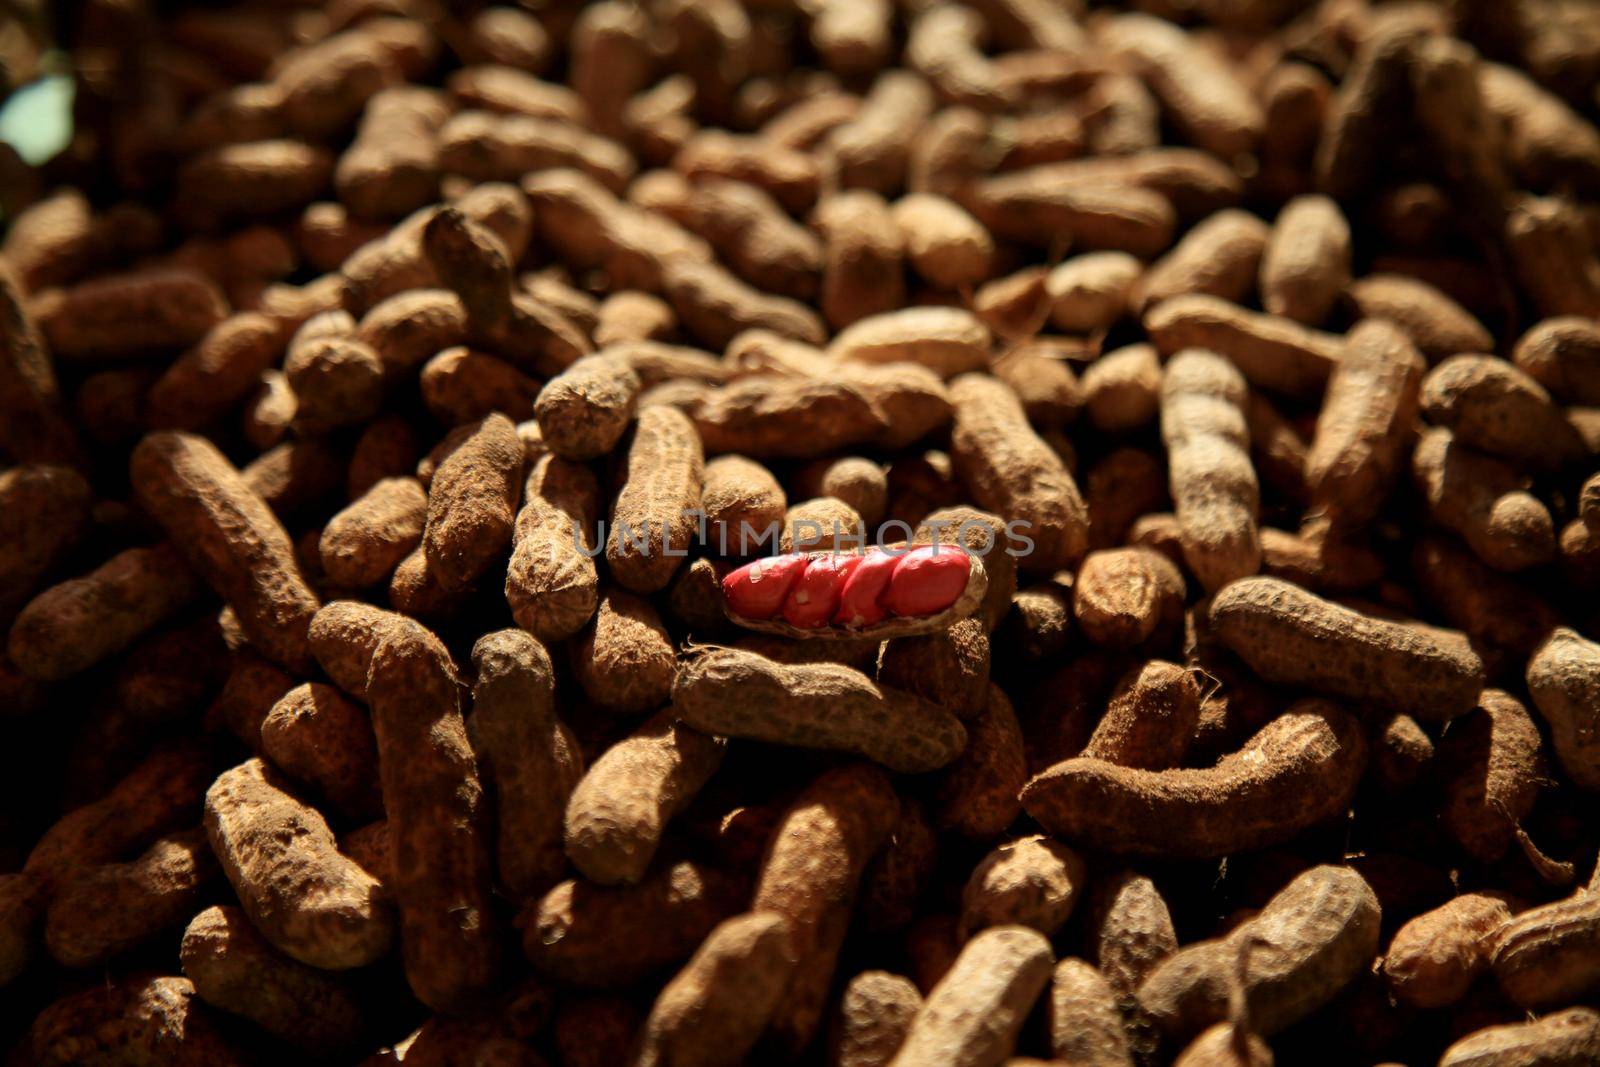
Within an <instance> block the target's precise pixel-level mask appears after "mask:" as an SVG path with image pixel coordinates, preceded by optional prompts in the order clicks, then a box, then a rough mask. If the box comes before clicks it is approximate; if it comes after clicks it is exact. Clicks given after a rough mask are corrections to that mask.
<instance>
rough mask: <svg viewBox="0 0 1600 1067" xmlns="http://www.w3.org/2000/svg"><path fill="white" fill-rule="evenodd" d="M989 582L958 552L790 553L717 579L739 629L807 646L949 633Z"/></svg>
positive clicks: (889, 548)
mask: <svg viewBox="0 0 1600 1067" xmlns="http://www.w3.org/2000/svg"><path fill="white" fill-rule="evenodd" d="M988 588H989V578H988V575H987V574H986V573H985V571H984V568H983V560H982V559H981V558H979V557H978V556H975V555H973V554H972V553H970V552H968V551H967V550H966V549H964V548H962V547H961V546H959V545H949V544H938V545H920V546H916V547H912V546H910V545H908V544H905V543H903V542H902V543H899V544H894V545H885V546H882V547H878V546H872V547H870V548H866V549H864V550H862V551H859V552H839V551H837V550H836V549H831V548H830V549H824V550H821V551H816V552H790V553H786V554H784V555H781V556H770V557H768V558H766V559H759V560H756V561H755V562H754V563H748V564H746V565H744V566H743V567H740V568H739V569H737V570H735V571H731V572H729V573H728V575H727V576H725V577H724V578H723V579H722V606H723V610H724V611H725V612H726V613H727V615H728V618H729V619H730V620H732V621H733V622H734V623H735V624H736V625H739V626H743V627H745V628H746V629H750V630H759V631H761V632H762V633H771V634H781V635H783V636H784V637H793V638H798V639H801V640H807V641H817V640H846V639H848V640H859V639H861V638H879V639H884V640H887V639H888V638H891V637H906V636H909V635H912V634H926V633H934V632H936V631H939V630H945V629H948V628H949V627H950V626H951V624H953V623H955V622H956V621H957V620H960V619H964V618H966V617H967V616H968V615H971V614H972V613H973V612H974V611H975V610H977V607H978V604H979V603H980V602H981V601H982V600H983V594H984V593H985V592H986V591H987V590H988Z"/></svg>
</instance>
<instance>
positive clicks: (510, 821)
mask: <svg viewBox="0 0 1600 1067" xmlns="http://www.w3.org/2000/svg"><path fill="white" fill-rule="evenodd" d="M472 664H473V666H474V667H475V668H476V669H477V672H478V677H477V681H476V682H475V683H474V684H473V687H472V715H471V716H470V717H469V718H468V719H467V731H468V733H469V735H470V736H471V739H472V747H473V751H474V753H475V754H476V755H477V757H478V763H479V766H480V768H481V769H482V771H483V773H484V775H485V776H486V777H487V778H488V779H489V781H490V782H491V783H493V786H494V793H495V835H496V836H495V863H496V867H497V869H498V872H499V875H500V886H501V888H502V889H503V890H504V891H505V893H506V895H507V896H510V897H512V898H513V899H518V900H522V899H529V898H531V897H533V896H534V895H536V894H538V893H541V892H543V891H544V890H546V889H548V888H549V887H550V886H551V885H553V884H554V883H555V882H556V881H557V880H559V879H560V877H561V875H562V874H563V873H564V872H565V870H566V866H567V858H566V855H565V853H563V852H562V850H561V818H562V812H563V811H564V810H565V808H566V804H567V798H568V797H569V796H570V795H571V793H572V789H573V787H574V786H575V785H576V784H577V782H578V779H579V778H580V776H581V775H582V774H583V753H582V751H581V750H580V749H579V748H578V742H577V739H576V738H574V737H573V736H572V732H571V731H570V730H568V729H567V726H566V724H565V723H563V722H562V721H561V719H560V718H559V717H558V716H557V714H556V699H555V696H556V680H555V667H554V665H553V664H552V663H551V662H550V654H549V653H548V652H546V651H545V649H544V646H543V645H541V644H540V643H539V642H538V641H537V640H535V639H534V638H533V637H532V636H530V635H529V634H526V633H523V632H522V631H521V630H500V631H498V632H496V633H491V634H486V635H484V636H483V637H480V638H479V639H478V643H477V644H475V645H474V646H473V647H472Z"/></svg>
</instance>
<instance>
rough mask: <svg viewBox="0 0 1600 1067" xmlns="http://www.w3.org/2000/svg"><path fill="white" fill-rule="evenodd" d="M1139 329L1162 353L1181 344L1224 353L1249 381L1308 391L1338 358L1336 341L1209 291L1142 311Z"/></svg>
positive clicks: (1301, 393) (1294, 392)
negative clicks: (1212, 294) (1141, 324)
mask: <svg viewBox="0 0 1600 1067" xmlns="http://www.w3.org/2000/svg"><path fill="white" fill-rule="evenodd" d="M1144 328H1145V331H1146V332H1147V333H1148V334H1149V335H1150V340H1151V342H1152V343H1153V344H1154V345H1155V346H1156V348H1158V349H1159V350H1160V351H1161V353H1162V354H1163V355H1172V354H1174V353H1176V352H1179V351H1181V350H1183V349H1186V348H1203V349H1206V350H1208V351H1212V352H1222V353H1226V355H1227V357H1228V359H1229V360H1230V361H1231V362H1232V363H1233V364H1234V366H1236V367H1238V368H1239V372H1240V373H1241V374H1243V375H1244V376H1245V378H1246V380H1248V381H1249V382H1250V384H1251V385H1254V386H1259V387H1261V388H1263V389H1268V390H1271V391H1273V392H1279V393H1285V394H1288V395H1289V396H1302V397H1303V396H1314V395H1316V394H1317V393H1318V392H1320V391H1321V389H1322V388H1323V386H1324V385H1325V384H1326V383H1327V380H1328V376H1329V374H1330V373H1332V371H1333V368H1334V367H1336V366H1337V365H1338V364H1339V361H1340V360H1341V359H1343V356H1344V353H1343V349H1344V345H1343V343H1342V340H1341V339H1340V338H1338V337H1335V336H1334V335H1332V334H1325V333H1321V332H1318V331H1315V330H1309V329H1307V328H1305V327H1303V326H1301V325H1299V324H1298V323H1294V322H1290V321H1289V320H1287V319H1280V318H1276V317H1274V316H1271V315H1262V314H1259V313H1257V312H1254V311H1247V310H1245V309H1244V308H1241V307H1239V306H1237V305H1235V304H1230V303H1228V302H1227V301H1225V300H1222V299H1219V298H1218V297H1214V296H1205V295H1194V296H1179V297H1174V298H1173V299H1171V300H1167V301H1164V302H1162V303H1160V304H1157V305H1156V306H1155V307H1153V308H1151V309H1150V310H1149V311H1147V312H1146V313H1145V316H1144Z"/></svg>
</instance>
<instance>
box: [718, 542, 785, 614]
mask: <svg viewBox="0 0 1600 1067" xmlns="http://www.w3.org/2000/svg"><path fill="white" fill-rule="evenodd" d="M805 569H806V557H805V556H803V555H798V554H795V553H790V554H789V555H787V556H773V557H771V558H770V559H758V560H756V561H755V562H754V563H752V564H750V565H749V566H747V567H740V568H739V569H738V570H736V571H734V572H733V573H732V574H730V575H728V576H727V577H726V578H724V579H722V595H723V597H724V598H725V599H726V600H727V602H728V608H729V609H730V610H731V611H732V612H733V613H734V614H735V615H743V616H744V617H745V618H747V619H770V618H772V617H773V616H774V615H776V614H778V611H779V609H781V608H782V607H783V602H784V600H785V598H786V597H788V595H789V590H790V589H791V588H793V586H794V584H795V582H796V581H797V580H798V579H799V577H800V575H801V572H803V571H804V570H805Z"/></svg>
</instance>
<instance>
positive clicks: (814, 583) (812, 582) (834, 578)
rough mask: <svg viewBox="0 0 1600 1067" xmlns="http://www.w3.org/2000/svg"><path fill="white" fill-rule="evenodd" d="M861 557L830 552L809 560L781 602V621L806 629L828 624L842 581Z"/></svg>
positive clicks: (834, 608) (835, 607)
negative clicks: (827, 554)
mask: <svg viewBox="0 0 1600 1067" xmlns="http://www.w3.org/2000/svg"><path fill="white" fill-rule="evenodd" d="M861 560H862V557H861V556H832V555H829V556H819V557H817V558H816V559H814V560H812V561H811V562H810V563H809V564H807V565H806V569H805V573H803V574H801V575H800V579H799V581H797V582H795V583H794V587H793V588H792V589H790V590H789V596H788V599H786V600H785V601H784V602H783V621H784V622H786V623H788V624H789V625H790V626H801V627H805V628H806V629H815V628H816V627H819V626H826V625H828V622H829V621H830V620H831V619H832V618H833V613H834V612H835V611H836V610H837V609H838V607H839V594H840V592H841V590H843V588H844V584H845V583H846V582H847V581H849V579H850V573H851V572H852V571H854V570H855V569H856V567H857V566H859V565H860V563H861Z"/></svg>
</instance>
